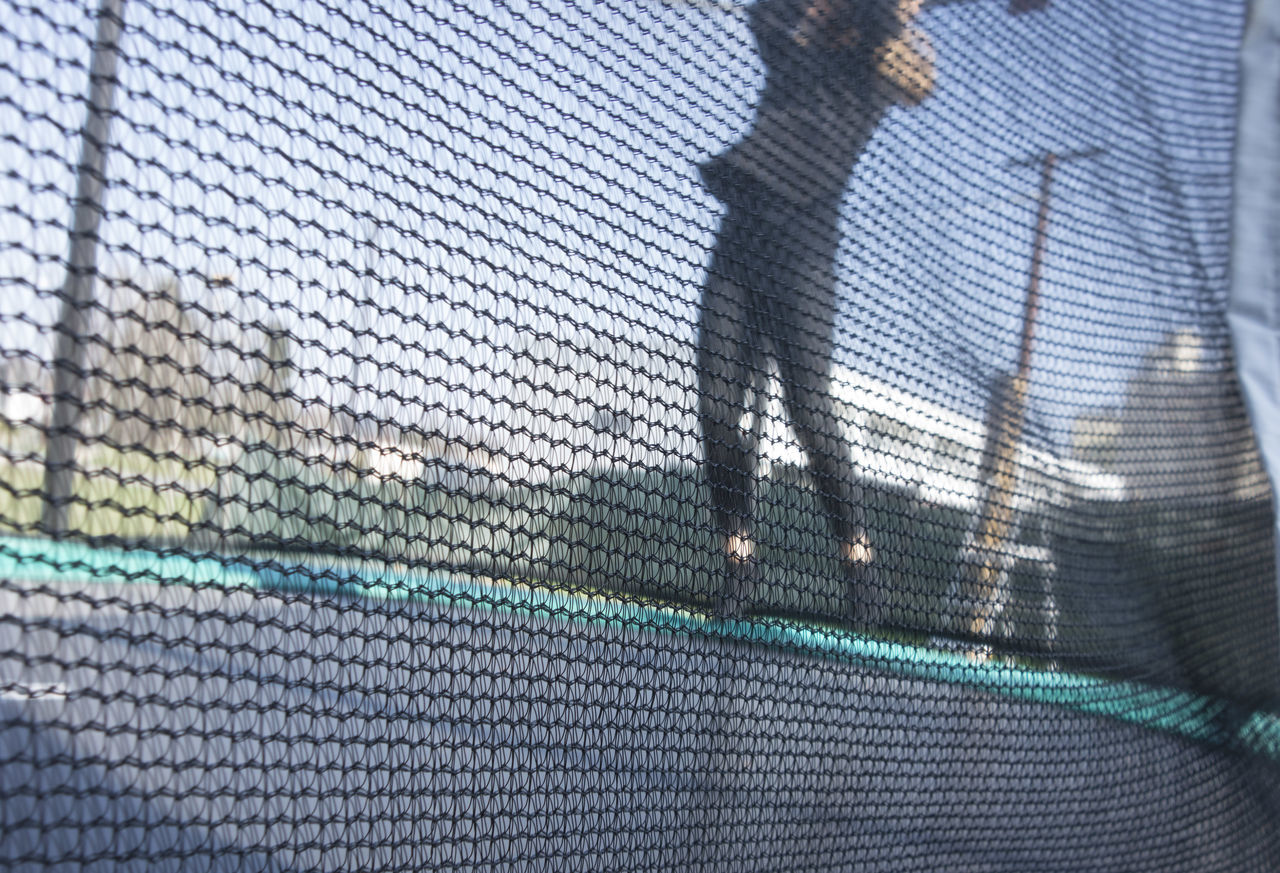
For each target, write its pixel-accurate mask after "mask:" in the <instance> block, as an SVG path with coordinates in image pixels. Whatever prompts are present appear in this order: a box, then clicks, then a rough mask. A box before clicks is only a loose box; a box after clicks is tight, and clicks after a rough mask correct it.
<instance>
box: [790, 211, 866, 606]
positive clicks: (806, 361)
mask: <svg viewBox="0 0 1280 873" xmlns="http://www.w3.org/2000/svg"><path fill="white" fill-rule="evenodd" d="M807 208H808V214H807V215H806V216H805V217H804V219H803V220H801V219H799V218H797V220H796V221H795V222H792V223H791V226H792V227H794V228H797V229H799V228H805V227H806V225H807V229H806V232H800V231H799V230H797V231H796V232H794V233H789V234H788V238H789V240H790V242H791V244H792V245H793V246H794V247H795V248H796V253H795V255H794V265H795V269H794V271H793V272H792V271H789V277H788V280H787V281H786V282H785V283H780V284H783V285H784V286H787V287H788V288H789V293H788V294H787V296H786V297H784V298H783V299H779V300H775V301H773V302H774V306H773V312H772V313H771V316H772V317H771V318H770V320H769V322H768V323H769V324H770V325H771V327H772V333H773V334H774V345H775V348H776V350H777V359H778V369H779V371H780V373H781V375H782V387H783V395H784V398H785V400H786V406H787V412H788V414H789V416H790V418H791V422H792V426H793V427H794V429H795V432H796V437H797V438H798V439H799V441H800V444H801V446H802V447H803V448H804V450H805V453H806V456H807V457H808V461H809V471H810V474H811V477H812V479H813V484H814V487H815V488H816V489H817V492H818V497H819V500H820V501H821V503H822V506H823V509H824V510H825V511H826V515H827V523H828V525H829V528H830V530H831V533H832V536H833V537H834V539H835V541H836V543H837V548H838V552H839V556H840V561H841V564H842V566H843V567H844V572H845V581H846V584H847V585H848V586H849V591H848V595H849V597H850V600H851V607H852V610H853V612H854V614H855V616H856V617H857V618H858V619H859V620H860V621H866V622H877V621H879V620H880V619H881V617H882V616H881V612H882V610H881V602H880V593H879V591H878V590H877V587H876V585H875V580H874V579H872V578H871V577H872V574H871V568H872V562H873V560H874V558H875V554H874V550H873V549H872V544H871V540H870V537H869V535H868V532H867V529H866V513H865V510H864V508H863V498H862V487H861V485H860V484H859V482H858V476H857V471H856V470H855V469H854V464H853V453H852V449H851V447H850V439H849V436H850V435H849V433H848V422H846V421H845V420H844V419H843V417H842V415H841V413H840V410H839V409H838V407H837V404H836V400H835V397H834V396H833V395H832V392H831V369H832V366H833V359H832V352H833V348H834V332H835V314H836V308H837V307H836V287H835V273H834V260H835V253H836V248H837V246H838V244H839V237H838V234H837V230H836V224H837V212H838V203H832V204H827V205H826V206H821V205H815V204H810V205H809V206H808V207H807Z"/></svg>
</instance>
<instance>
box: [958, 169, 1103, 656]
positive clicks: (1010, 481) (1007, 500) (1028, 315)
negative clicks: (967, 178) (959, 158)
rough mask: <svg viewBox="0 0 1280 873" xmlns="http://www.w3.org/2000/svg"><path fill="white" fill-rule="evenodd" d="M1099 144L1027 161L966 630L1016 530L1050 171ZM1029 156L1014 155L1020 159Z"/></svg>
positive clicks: (974, 624)
mask: <svg viewBox="0 0 1280 873" xmlns="http://www.w3.org/2000/svg"><path fill="white" fill-rule="evenodd" d="M1101 153H1102V149H1098V148H1092V149H1085V150H1082V151H1074V152H1068V153H1065V154H1057V153H1054V152H1049V153H1047V154H1045V155H1044V156H1042V157H1038V158H1033V159H1032V161H1038V162H1039V163H1040V205H1039V210H1038V213H1037V215H1036V235H1035V242H1034V243H1033V244H1032V248H1031V269H1030V275H1029V276H1028V279H1027V300H1026V304H1025V305H1024V307H1023V310H1022V337H1021V339H1020V341H1019V343H1018V369H1017V370H1016V371H1015V372H1014V376H1013V380H1012V384H1010V385H1009V386H1008V388H1007V390H1006V391H1005V392H1004V396H1003V398H1002V405H1003V408H1002V409H1000V410H999V411H998V421H995V422H992V423H991V424H989V425H988V428H987V437H986V439H987V444H986V446H985V450H984V452H983V457H984V458H989V459H990V465H991V466H990V467H989V468H987V469H985V470H984V471H983V473H984V478H985V479H986V481H985V482H984V483H983V485H984V490H983V499H982V507H981V509H980V510H979V513H978V518H977V523H976V525H975V527H974V529H973V532H972V534H971V535H970V538H969V542H968V544H967V546H966V548H965V554H964V557H963V559H962V561H961V566H960V570H959V585H958V586H956V587H955V588H953V589H952V590H953V592H954V591H955V590H956V588H958V590H959V593H960V595H961V596H962V597H963V598H964V602H965V604H966V606H967V607H968V612H967V614H966V615H965V618H964V621H963V623H962V626H961V627H960V628H959V631H960V632H961V633H962V634H964V635H966V636H974V637H989V636H990V635H991V633H992V632H993V631H994V630H995V622H996V618H997V617H998V616H999V615H1000V612H1001V610H1002V609H1003V608H1004V606H1005V603H1004V601H1005V599H1006V598H1007V597H1008V585H1009V582H1008V578H1007V577H1008V570H1009V565H1010V563H1011V558H1012V555H1011V554H1010V543H1011V541H1012V540H1014V539H1015V538H1016V537H1017V534H1018V519H1017V513H1016V512H1015V511H1014V504H1015V501H1016V499H1017V493H1016V489H1017V485H1018V466H1017V455H1018V446H1019V445H1020V444H1021V442H1022V430H1023V427H1024V425H1025V423H1026V418H1027V394H1028V389H1029V388H1030V385H1031V352H1032V348H1033V346H1034V343H1035V334H1036V319H1037V317H1038V316H1039V314H1040V277H1041V274H1042V273H1043V272H1044V250H1045V245H1046V243H1047V242H1048V238H1049V195H1050V193H1051V190H1052V187H1053V174H1054V170H1056V169H1057V167H1058V165H1059V164H1060V163H1063V162H1065V161H1074V160H1079V159H1081V158H1089V157H1093V156H1095V155H1098V154H1101ZM1028 163H1031V161H1017V162H1015V164H1018V165H1024V166H1025V165H1026V164H1028Z"/></svg>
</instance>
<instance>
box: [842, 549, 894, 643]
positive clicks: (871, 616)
mask: <svg viewBox="0 0 1280 873" xmlns="http://www.w3.org/2000/svg"><path fill="white" fill-rule="evenodd" d="M875 557H876V552H875V549H873V548H872V547H871V541H870V540H869V539H868V538H867V535H866V534H865V533H860V534H858V535H857V536H856V537H854V538H853V539H849V540H845V541H844V542H842V543H841V544H840V563H841V564H843V565H844V574H845V586H846V588H847V589H848V590H847V591H846V592H845V593H846V596H847V597H848V598H849V608H850V610H851V612H852V616H853V619H854V621H856V622H858V623H860V624H880V622H881V620H882V619H883V617H884V616H883V609H882V608H881V603H880V597H881V592H880V590H879V587H878V586H877V585H876V583H875V579H874V574H873V571H872V562H874V561H875Z"/></svg>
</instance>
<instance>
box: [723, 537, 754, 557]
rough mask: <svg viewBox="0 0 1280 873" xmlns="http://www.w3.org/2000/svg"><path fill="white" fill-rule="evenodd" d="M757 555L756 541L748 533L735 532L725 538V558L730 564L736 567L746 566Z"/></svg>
mask: <svg viewBox="0 0 1280 873" xmlns="http://www.w3.org/2000/svg"><path fill="white" fill-rule="evenodd" d="M755 553H756V544H755V541H753V540H752V539H751V534H749V533H747V532H746V531H744V530H740V531H735V532H733V533H731V534H729V536H728V537H726V538H725V541H724V557H725V560H726V561H728V562H729V563H730V564H733V565H735V566H737V565H742V564H746V563H747V562H749V561H750V560H751V559H752V558H753V557H754V556H755Z"/></svg>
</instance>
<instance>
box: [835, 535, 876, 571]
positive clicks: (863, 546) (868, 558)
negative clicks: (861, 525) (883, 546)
mask: <svg viewBox="0 0 1280 873" xmlns="http://www.w3.org/2000/svg"><path fill="white" fill-rule="evenodd" d="M840 557H841V558H843V559H844V561H845V563H846V564H854V565H856V566H862V565H866V564H870V563H871V562H872V561H874V560H875V559H876V552H875V549H873V548H871V541H870V540H868V539H867V535H866V534H860V535H859V536H858V537H856V538H855V539H853V540H849V541H846V542H843V543H841V544H840Z"/></svg>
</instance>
